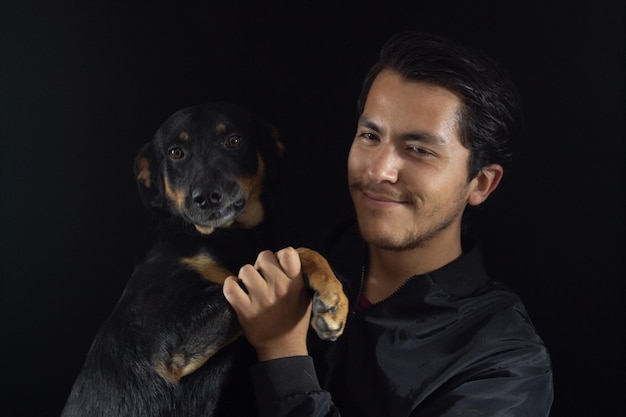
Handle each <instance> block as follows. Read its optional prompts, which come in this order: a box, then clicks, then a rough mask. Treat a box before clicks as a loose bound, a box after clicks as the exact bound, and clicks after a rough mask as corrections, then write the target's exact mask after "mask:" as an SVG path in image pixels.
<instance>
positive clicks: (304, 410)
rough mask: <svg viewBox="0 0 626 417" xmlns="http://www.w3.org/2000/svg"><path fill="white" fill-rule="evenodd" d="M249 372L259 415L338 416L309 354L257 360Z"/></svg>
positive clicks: (276, 416) (267, 416)
mask: <svg viewBox="0 0 626 417" xmlns="http://www.w3.org/2000/svg"><path fill="white" fill-rule="evenodd" d="M251 374H252V381H253V384H254V390H255V395H256V400H257V407H258V411H259V417H287V416H289V417H297V416H303V417H304V416H306V417H333V416H337V417H338V416H339V415H340V414H339V411H338V410H337V408H336V407H335V405H334V404H333V402H332V399H331V397H330V394H329V393H328V392H327V391H324V390H322V389H321V388H320V384H319V381H318V379H317V374H316V372H315V367H314V366H313V359H312V358H311V357H310V356H294V357H288V358H281V359H275V360H271V361H267V362H261V363H258V364H256V365H255V366H253V367H252V369H251Z"/></svg>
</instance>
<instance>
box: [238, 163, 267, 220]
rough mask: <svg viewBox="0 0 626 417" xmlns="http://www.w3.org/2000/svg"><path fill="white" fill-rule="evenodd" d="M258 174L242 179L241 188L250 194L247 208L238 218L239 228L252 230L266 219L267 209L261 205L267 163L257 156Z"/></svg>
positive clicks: (240, 181)
mask: <svg viewBox="0 0 626 417" xmlns="http://www.w3.org/2000/svg"><path fill="white" fill-rule="evenodd" d="M257 161H258V169H257V172H256V173H255V174H254V175H252V176H250V177H246V178H242V179H240V180H239V181H238V182H239V186H240V187H241V188H243V189H244V190H246V191H247V192H248V199H247V201H246V206H245V207H244V209H243V211H242V212H241V214H240V215H239V216H238V217H237V220H236V223H237V225H238V226H239V227H242V228H244V229H250V228H252V227H254V226H257V225H258V224H259V223H261V222H262V221H263V218H264V217H265V209H264V208H263V203H261V191H263V179H264V177H265V163H263V159H262V158H261V155H259V154H257Z"/></svg>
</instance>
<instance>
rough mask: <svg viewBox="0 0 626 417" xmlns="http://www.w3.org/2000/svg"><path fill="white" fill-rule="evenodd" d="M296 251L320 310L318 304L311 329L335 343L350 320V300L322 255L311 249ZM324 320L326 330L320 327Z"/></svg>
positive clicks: (313, 314) (314, 311)
mask: <svg viewBox="0 0 626 417" xmlns="http://www.w3.org/2000/svg"><path fill="white" fill-rule="evenodd" d="M296 250H297V252H298V255H300V262H301V263H302V272H303V273H304V274H305V275H306V276H307V278H308V285H309V287H310V288H311V289H312V290H313V291H314V292H315V297H316V300H317V301H318V306H319V307H320V310H319V311H316V306H315V304H316V303H315V302H314V308H313V312H312V317H311V326H312V327H313V328H314V329H315V330H316V331H317V334H318V335H319V336H320V337H321V338H323V339H328V340H335V339H336V338H337V337H339V336H340V335H341V334H342V333H343V330H344V326H345V324H346V319H347V317H348V308H349V307H348V298H347V297H346V295H345V293H344V291H343V285H342V284H341V282H340V281H339V279H337V277H336V276H335V274H334V273H333V270H332V268H331V267H330V265H329V264H328V261H326V258H324V257H323V256H322V255H320V254H319V253H318V252H316V251H314V250H312V249H308V248H298V249H296ZM319 303H321V304H319ZM320 320H321V321H322V322H323V323H324V327H325V328H322V327H320V323H319V321H320Z"/></svg>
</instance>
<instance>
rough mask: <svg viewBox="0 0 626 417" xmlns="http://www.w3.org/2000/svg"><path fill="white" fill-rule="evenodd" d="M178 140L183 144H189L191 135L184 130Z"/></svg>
mask: <svg viewBox="0 0 626 417" xmlns="http://www.w3.org/2000/svg"><path fill="white" fill-rule="evenodd" d="M178 138H179V139H180V140H182V141H183V142H187V141H188V140H189V133H187V132H186V131H184V130H183V131H182V132H180V135H178Z"/></svg>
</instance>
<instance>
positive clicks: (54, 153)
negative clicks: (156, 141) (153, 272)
mask: <svg viewBox="0 0 626 417" xmlns="http://www.w3.org/2000/svg"><path fill="white" fill-rule="evenodd" d="M559 3H561V4H563V5H567V6H562V7H561V6H558V4H559ZM621 4H622V2H621V1H612V2H611V1H604V0H601V1H596V2H593V3H592V2H574V3H570V2H557V1H552V2H550V1H531V2H528V1H512V2H504V1H486V0H479V1H461V0H458V1H454V0H438V1H435V0H423V1H413V2H406V1H405V2H403V1H386V2H368V1H363V2H353V3H344V2H338V1H337V2H330V1H301V2H292V3H285V4H282V5H279V4H268V3H263V2H258V3H254V5H248V4H247V3H244V2H238V1H231V2H209V1H206V2H204V3H202V4H197V5H190V4H183V3H175V2H168V3H160V2H156V1H155V2H146V3H145V4H140V3H134V2H125V3H121V2H120V3H117V2H101V3H94V2H75V3H74V4H73V5H71V4H70V3H67V4H62V3H61V2H49V3H47V2H43V1H40V2H29V1H20V2H10V1H8V2H4V3H3V6H2V12H0V23H1V25H0V53H1V60H0V68H1V72H0V76H1V77H2V78H1V84H0V88H1V90H0V97H1V101H0V102H1V104H2V109H1V110H2V111H1V112H0V140H1V145H2V147H1V148H0V150H1V151H0V158H1V163H0V169H1V176H0V179H1V188H0V193H1V194H0V195H1V197H0V198H1V200H0V201H1V205H0V207H1V210H2V211H1V216H0V233H1V239H0V244H1V247H0V249H1V250H0V253H1V255H0V259H1V264H0V268H1V269H0V272H1V283H2V287H1V301H2V302H1V311H0V320H1V322H2V328H1V329H0V337H1V342H0V346H1V349H2V350H1V351H0V353H1V354H0V360H1V361H2V368H1V369H2V372H1V374H2V376H1V379H2V387H1V388H0V397H1V400H0V407H1V408H0V415H2V416H11V417H18V416H56V415H58V414H59V412H60V410H61V408H62V406H63V403H64V401H65V397H66V396H67V394H68V392H69V389H70V387H71V384H72V383H73V380H74V378H75V377H76V374H77V372H78V370H79V368H80V366H81V364H82V361H83V360H84V355H85V353H86V351H87V349H88V347H89V344H90V342H91V340H92V338H93V336H94V334H95V332H96V331H97V329H98V327H99V325H100V323H101V322H102V321H103V320H104V319H105V317H106V316H107V315H108V313H109V312H110V310H111V308H112V307H113V305H114V304H115V302H116V300H117V298H118V297H119V295H120V292H121V290H122V288H123V286H124V283H125V281H126V279H127V278H128V276H129V275H130V273H131V271H132V267H133V264H134V263H135V262H136V261H137V259H138V257H139V256H140V254H141V253H142V251H143V249H144V248H143V246H144V243H143V242H144V241H143V238H142V236H143V233H144V231H143V229H142V226H141V225H142V219H143V209H142V207H141V205H140V202H139V198H138V195H137V192H136V188H135V183H134V179H133V175H132V160H133V158H134V156H135V154H136V152H137V151H138V149H139V148H140V146H141V145H142V144H143V143H144V142H147V141H148V140H150V138H151V136H152V134H153V133H154V131H155V130H156V128H157V127H158V126H159V125H160V123H161V122H162V121H163V120H164V119H165V118H166V117H167V116H168V115H170V114H171V113H173V112H174V111H175V110H177V109H178V108H180V107H184V106H187V105H190V104H195V103H199V102H203V101H208V100H216V99H227V100H233V101H237V102H239V103H241V104H244V105H247V106H249V107H251V108H252V109H253V110H254V111H255V112H257V113H259V114H261V115H263V116H265V117H267V118H269V119H271V120H273V121H274V122H275V124H276V125H278V127H279V128H280V130H281V131H282V134H283V138H284V140H285V142H286V143H287V146H288V149H289V155H290V162H291V166H290V170H291V171H290V175H289V178H288V179H287V186H286V187H285V190H286V191H287V196H286V198H285V199H284V203H283V204H282V206H281V212H282V214H281V219H282V224H283V225H284V229H285V230H286V236H291V237H290V242H289V243H292V244H297V243H298V242H299V241H300V240H301V239H303V238H306V237H309V236H311V235H314V234H315V233H316V232H317V230H318V228H319V227H320V225H322V224H328V222H329V221H334V220H335V219H336V218H338V217H340V216H341V215H343V214H345V213H347V212H349V207H350V205H349V200H348V197H347V190H346V186H345V158H346V156H347V150H348V147H349V144H350V141H351V138H352V135H353V130H354V126H355V101H356V96H357V93H358V91H359V88H360V82H361V79H362V77H363V75H364V73H365V71H366V70H367V68H368V67H369V65H370V64H372V63H373V61H374V60H375V57H376V53H377V52H378V50H379V48H380V46H381V44H382V42H383V41H384V40H385V39H386V38H387V37H388V36H389V35H391V34H392V33H394V32H396V31H399V30H404V29H418V30H424V31H431V32H435V33H439V34H443V35H447V36H450V37H453V38H455V39H457V40H460V41H463V42H465V43H468V44H470V45H474V46H479V47H481V48H482V49H485V50H486V51H487V52H489V53H490V54H491V55H493V56H494V57H496V58H497V59H498V60H500V61H502V62H503V63H504V64H505V65H506V66H507V67H508V68H509V69H510V71H511V72H512V74H513V77H514V78H515V80H516V82H517V84H518V86H519V89H520V91H521V94H522V97H523V100H524V106H525V112H526V119H527V125H526V132H525V138H524V140H523V141H522V142H520V143H519V144H518V145H517V148H516V160H515V164H516V165H515V169H514V171H512V172H509V173H507V175H506V177H505V181H504V182H503V184H502V187H501V189H499V190H498V191H497V192H496V193H495V194H494V195H493V197H492V199H491V200H490V201H489V202H488V203H487V205H486V207H485V209H484V212H483V214H482V217H481V219H480V221H479V224H478V226H480V228H479V229H478V230H480V232H477V233H478V234H479V235H480V236H482V238H483V241H484V243H485V245H486V249H487V255H488V256H489V263H488V266H489V268H490V270H491V273H492V275H494V276H497V277H499V278H501V279H502V280H504V281H505V282H506V283H508V284H509V285H510V286H512V287H513V288H514V289H516V290H517V291H518V292H519V293H520V294H521V295H522V297H523V299H524V300H525V302H526V305H527V308H528V310H529V312H530V314H531V316H532V318H533V321H534V323H535V325H536V327H537V328H538V330H539V332H540V334H541V335H542V337H543V338H544V340H545V342H546V344H547V346H548V347H549V349H550V351H551V354H552V357H553V363H554V370H555V374H554V375H555V391H556V398H555V402H554V407H553V412H552V416H596V415H597V416H618V415H624V411H625V407H624V400H623V398H624V392H625V390H624V388H625V387H624V327H623V325H624V284H623V278H622V275H623V272H624V269H623V254H624V246H623V244H624V241H623V217H622V214H623V200H622V199H623V195H624V192H623V160H624V155H623V145H622V143H623V140H624V130H623V126H624V125H623V118H624V89H623V87H624V82H623V79H624V66H623V57H624V47H623V46H624V31H623V10H622V6H621Z"/></svg>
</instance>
